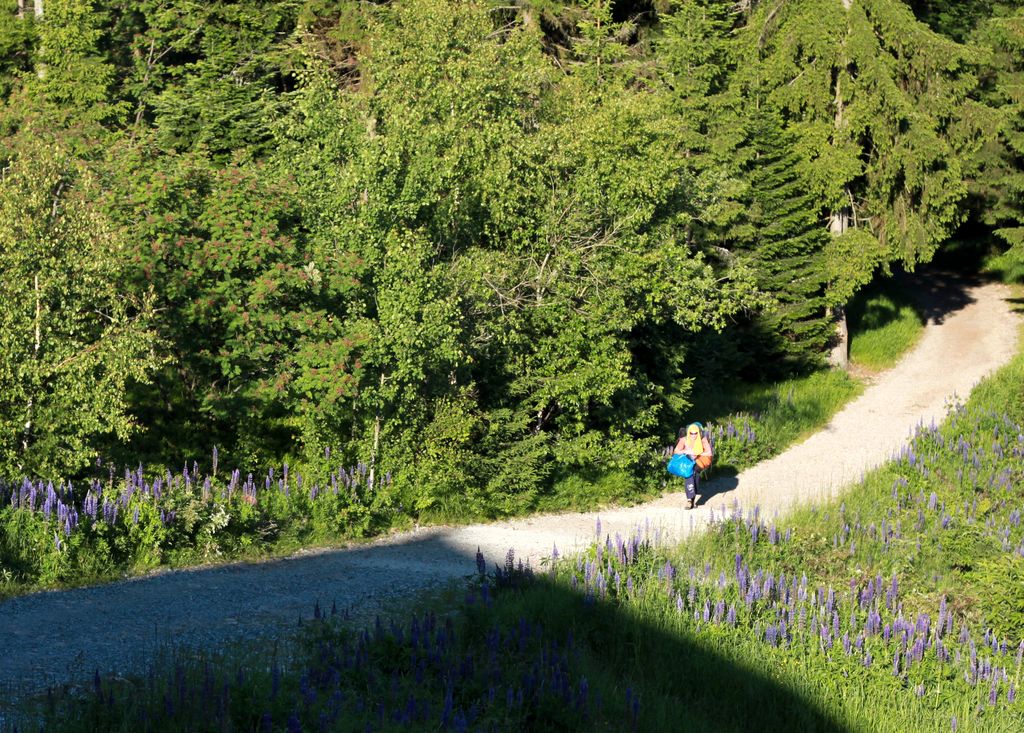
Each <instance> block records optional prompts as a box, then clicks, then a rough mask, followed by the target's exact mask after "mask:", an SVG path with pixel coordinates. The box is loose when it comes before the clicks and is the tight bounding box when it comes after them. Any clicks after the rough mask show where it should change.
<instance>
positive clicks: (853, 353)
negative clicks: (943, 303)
mask: <svg viewBox="0 0 1024 733" xmlns="http://www.w3.org/2000/svg"><path fill="white" fill-rule="evenodd" d="M848 313H849V326H850V361H851V362H852V363H853V364H855V365H858V366H862V367H865V368H867V369H871V370H879V369H887V368H889V367H891V366H894V365H895V364H896V362H898V361H899V360H900V359H901V358H902V357H903V355H904V354H906V353H907V352H908V351H910V349H912V348H913V347H914V345H915V344H916V343H917V341H918V339H920V338H921V334H922V333H923V332H924V319H923V318H922V317H921V315H920V313H918V311H917V310H916V309H915V308H914V306H913V304H912V303H911V302H910V300H909V299H908V298H907V297H906V296H905V295H904V294H903V293H902V292H901V291H900V289H899V288H898V287H897V286H896V285H895V284H893V283H892V281H887V282H884V283H882V284H880V285H878V286H875V287H872V288H869V289H867V290H865V291H863V292H862V293H859V294H858V295H857V297H855V298H854V300H853V302H852V303H851V304H850V308H849V312H848Z"/></svg>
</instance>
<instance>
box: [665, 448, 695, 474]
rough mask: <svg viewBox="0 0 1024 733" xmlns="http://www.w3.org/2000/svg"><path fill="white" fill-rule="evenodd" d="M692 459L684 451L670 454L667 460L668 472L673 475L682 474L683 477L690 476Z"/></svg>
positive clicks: (692, 465)
mask: <svg viewBox="0 0 1024 733" xmlns="http://www.w3.org/2000/svg"><path fill="white" fill-rule="evenodd" d="M694 465H696V464H694V462H693V459H692V458H690V457H689V456H688V455H686V454H685V453H676V454H675V455H674V456H672V458H671V460H669V462H668V472H669V473H671V474H672V475H673V476H682V477H683V478H690V477H691V476H693V467H694Z"/></svg>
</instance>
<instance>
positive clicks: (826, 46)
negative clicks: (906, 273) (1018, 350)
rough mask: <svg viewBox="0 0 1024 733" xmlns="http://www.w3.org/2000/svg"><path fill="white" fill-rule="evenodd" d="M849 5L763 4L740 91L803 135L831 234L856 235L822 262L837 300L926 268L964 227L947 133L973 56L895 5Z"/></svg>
mask: <svg viewBox="0 0 1024 733" xmlns="http://www.w3.org/2000/svg"><path fill="white" fill-rule="evenodd" d="M845 5H846V4H845V3H840V2H833V1H832V0H822V1H821V2H805V3H787V4H783V5H779V6H777V7H776V6H775V5H772V4H770V3H763V4H760V5H759V6H758V8H757V10H756V11H755V13H754V15H753V16H752V18H751V20H750V23H749V24H748V26H747V27H746V28H745V29H744V30H743V34H742V36H743V37H742V40H741V47H742V58H743V59H744V62H745V63H743V64H742V65H741V68H742V73H741V74H740V80H741V83H742V84H743V86H744V89H745V90H746V91H745V94H746V95H747V96H748V97H749V98H750V99H752V100H759V101H760V102H761V103H764V104H768V105H770V106H771V107H773V108H775V109H778V110H779V111H780V112H781V113H782V114H783V115H784V116H785V118H786V119H787V122H788V127H789V129H790V130H792V131H793V132H794V133H796V135H797V136H798V138H799V141H800V142H799V147H798V149H799V151H800V153H801V156H802V158H803V160H804V161H806V162H805V163H804V164H803V167H804V170H805V175H806V177H807V180H808V181H809V184H810V186H809V190H810V192H811V193H812V195H813V196H814V199H815V201H816V202H817V205H818V207H819V209H818V210H819V211H820V212H822V213H823V214H825V215H826V216H829V217H831V218H832V220H833V224H834V225H836V226H834V230H835V232H836V233H841V232H843V231H845V230H847V227H848V226H849V227H852V228H853V230H854V232H855V233H851V234H847V235H845V236H844V237H840V238H839V241H837V242H836V245H835V247H836V251H834V252H832V253H830V254H829V255H828V257H827V261H828V263H829V274H830V275H831V287H832V289H833V294H832V297H833V299H834V302H840V303H841V302H844V301H845V300H846V299H847V298H848V297H849V296H850V295H851V294H852V291H854V290H856V288H857V286H858V285H860V284H864V283H866V282H868V281H869V280H870V277H871V272H872V271H873V270H874V269H875V267H876V266H877V265H883V266H885V265H886V264H887V263H888V262H890V261H894V260H895V261H902V262H905V263H907V264H908V265H909V266H911V267H912V266H913V265H914V264H915V263H917V262H922V261H927V260H928V259H930V257H931V255H932V253H933V252H934V250H935V248H936V247H937V245H938V244H939V243H940V242H941V241H942V239H943V238H944V237H945V236H946V235H947V234H948V233H949V231H950V230H951V228H952V227H953V226H954V225H955V224H956V223H957V222H958V221H959V219H960V213H959V210H958V208H957V207H958V204H959V202H960V201H961V199H962V198H963V195H964V190H965V189H964V185H963V181H962V174H961V172H960V167H959V161H958V158H957V150H958V146H959V145H960V144H961V141H960V139H959V138H958V137H957V135H956V134H954V132H953V130H954V128H955V123H956V121H957V120H958V115H960V114H961V113H962V112H963V109H964V107H963V104H964V101H965V99H966V95H967V93H968V92H969V91H970V90H971V88H972V86H973V83H974V78H973V75H972V74H971V69H970V64H971V62H972V55H971V54H970V52H969V51H968V50H967V49H965V48H964V47H962V46H959V45H957V44H955V43H953V42H952V41H949V40H948V39H945V38H942V37H940V36H938V35H936V34H934V33H932V32H930V31H929V30H928V29H927V28H926V27H925V26H923V25H922V24H921V23H919V22H918V21H916V20H915V19H914V17H913V15H912V14H911V13H910V11H909V10H908V9H907V8H906V7H905V6H904V5H903V4H902V3H900V2H896V1H895V0H861V1H859V2H853V3H850V4H849V8H848V9H847V8H846V7H845ZM755 103H757V102H755ZM837 217H838V218H837ZM858 229H859V230H860V231H857V230H858ZM872 240H873V241H872ZM875 242H877V244H876V243H875ZM857 273H861V274H860V275H859V276H858V274H857ZM851 278H854V279H853V284H852V285H851V280H850V279H851Z"/></svg>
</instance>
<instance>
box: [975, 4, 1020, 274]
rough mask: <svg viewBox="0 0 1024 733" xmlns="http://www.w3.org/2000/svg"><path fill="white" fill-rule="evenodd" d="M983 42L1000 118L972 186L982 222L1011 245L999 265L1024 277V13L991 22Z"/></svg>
mask: <svg viewBox="0 0 1024 733" xmlns="http://www.w3.org/2000/svg"><path fill="white" fill-rule="evenodd" d="M977 40H978V41H979V42H980V43H982V44H984V45H985V46H987V47H988V48H989V49H991V52H992V53H991V56H990V57H989V59H988V63H987V64H986V69H985V73H984V75H983V85H982V89H981V99H982V101H983V102H984V103H986V104H987V105H988V106H989V107H990V108H992V109H994V110H996V112H997V114H998V117H997V124H998V135H993V136H991V137H990V138H988V139H987V140H986V141H985V145H984V146H983V147H982V148H981V150H980V151H979V155H978V156H977V158H976V162H977V165H978V169H977V173H976V176H975V178H974V179H973V180H972V182H971V183H972V186H971V188H972V193H974V194H975V195H976V196H977V197H978V199H979V200H980V206H979V208H980V214H981V220H982V222H983V223H984V224H986V225H987V226H989V227H992V228H993V229H994V231H995V233H996V235H998V236H999V237H1000V238H1002V239H1003V240H1004V241H1005V242H1006V243H1007V244H1008V245H1009V248H1008V249H1007V250H1006V251H1005V252H1004V253H1003V254H1002V255H1001V257H1000V258H999V259H998V260H997V261H996V264H997V266H999V267H1000V268H1001V269H1004V270H1006V271H1008V272H1010V273H1011V274H1012V275H1013V276H1015V277H1016V278H1018V279H1024V9H1018V10H1017V11H1015V12H1013V13H1008V14H1006V15H1005V16H1002V17H995V18H992V19H990V20H989V21H988V22H986V23H984V24H983V25H982V26H981V27H980V28H979V30H978V33H977Z"/></svg>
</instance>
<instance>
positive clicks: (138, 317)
mask: <svg viewBox="0 0 1024 733" xmlns="http://www.w3.org/2000/svg"><path fill="white" fill-rule="evenodd" d="M93 185H94V184H93V181H92V180H91V178H90V176H89V175H88V173H87V172H86V171H84V170H82V169H81V168H80V167H78V166H76V165H75V164H73V163H72V162H71V161H70V160H69V159H68V158H67V157H65V156H64V155H62V154H61V152H60V151H59V150H56V149H55V148H53V147H52V146H47V145H42V144H32V145H29V146H26V148H25V149H23V150H22V151H21V155H20V156H19V158H18V159H17V160H15V161H14V162H13V163H12V164H11V165H10V166H9V167H8V168H6V169H5V170H4V172H3V176H2V179H0V270H2V272H3V273H4V276H3V279H2V280H0V383H2V384H3V390H2V392H0V474H2V475H6V476H8V477H14V475H16V474H18V473H22V472H31V473H33V474H35V475H48V476H53V477H57V476H68V475H70V474H73V473H74V472H75V471H76V470H78V469H80V468H82V467H83V466H84V465H86V464H87V463H88V462H89V461H90V460H91V459H92V458H94V457H95V455H96V450H97V446H98V444H99V442H100V441H101V440H104V439H106V438H107V437H110V436H117V437H118V438H125V437H127V436H128V435H129V434H130V433H131V432H132V431H133V430H134V429H136V427H137V426H136V425H135V423H134V421H133V420H132V418H131V417H130V415H129V414H128V410H127V406H126V401H125V396H126V389H127V386H128V384H129V383H130V382H131V380H144V379H146V377H147V375H148V373H149V371H150V369H151V368H152V366H153V358H152V356H151V351H150V347H151V344H152V340H153V336H152V332H151V331H150V329H149V325H148V321H149V319H150V317H151V315H152V314H151V309H150V306H149V303H148V301H146V300H141V301H140V300H137V299H134V298H131V297H129V296H126V295H125V294H124V293H123V292H122V291H121V289H120V288H119V287H118V251H119V244H118V242H116V241H115V240H114V239H113V237H112V236H111V228H110V227H109V226H108V224H107V223H106V222H105V220H104V219H103V217H101V216H100V215H98V214H97V213H96V212H95V210H94V209H93V208H92V207H90V205H89V204H88V203H87V202H88V198H89V190H90V189H91V188H92V186H93Z"/></svg>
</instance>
